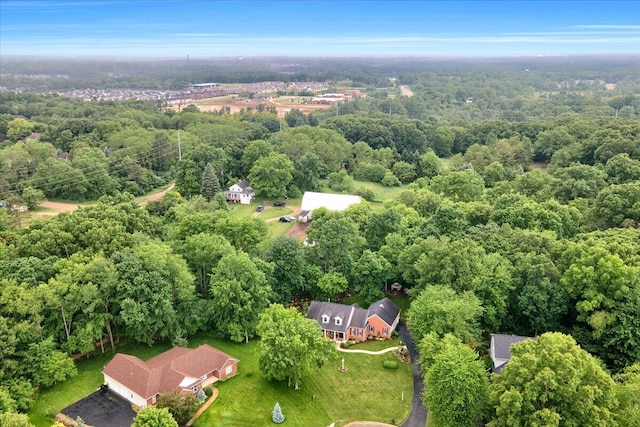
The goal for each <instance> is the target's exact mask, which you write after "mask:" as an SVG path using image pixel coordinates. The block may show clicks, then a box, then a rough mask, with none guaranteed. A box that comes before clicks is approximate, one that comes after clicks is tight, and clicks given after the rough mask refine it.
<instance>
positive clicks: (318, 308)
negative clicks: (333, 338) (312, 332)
mask: <svg viewBox="0 0 640 427" xmlns="http://www.w3.org/2000/svg"><path fill="white" fill-rule="evenodd" d="M323 316H327V317H328V320H329V321H328V322H323V321H322V320H323V319H322V317H323ZM354 316H355V317H357V318H358V319H360V318H362V317H364V318H365V320H366V318H367V310H365V309H363V308H360V307H358V305H357V304H353V305H344V304H338V303H335V302H324V301H311V304H309V310H308V311H307V318H308V319H315V320H316V321H317V322H318V324H319V325H320V327H321V328H322V329H325V330H327V331H334V332H345V331H346V330H347V328H348V327H350V326H355V325H353V318H354ZM336 317H339V318H341V319H342V322H341V324H340V325H336V321H335V319H336ZM359 327H364V325H363V326H359Z"/></svg>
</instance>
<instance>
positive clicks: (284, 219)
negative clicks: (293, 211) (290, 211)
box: [279, 216, 292, 222]
mask: <svg viewBox="0 0 640 427" xmlns="http://www.w3.org/2000/svg"><path fill="white" fill-rule="evenodd" d="M279 221H280V222H291V221H292V218H291V217H290V216H281V217H280V219H279Z"/></svg>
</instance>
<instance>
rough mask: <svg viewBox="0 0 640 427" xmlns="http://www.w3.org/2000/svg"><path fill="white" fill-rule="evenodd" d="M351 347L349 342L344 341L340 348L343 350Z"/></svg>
mask: <svg viewBox="0 0 640 427" xmlns="http://www.w3.org/2000/svg"><path fill="white" fill-rule="evenodd" d="M350 346H351V344H350V343H349V341H344V342H343V343H342V344H340V347H342V348H349V347H350Z"/></svg>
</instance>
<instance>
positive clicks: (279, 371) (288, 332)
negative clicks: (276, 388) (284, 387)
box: [258, 304, 335, 390]
mask: <svg viewBox="0 0 640 427" xmlns="http://www.w3.org/2000/svg"><path fill="white" fill-rule="evenodd" d="M258 334H259V335H260V338H261V340H260V343H259V349H260V350H259V351H260V355H259V360H258V363H259V366H260V370H261V371H262V373H263V374H264V376H265V377H266V378H267V379H268V380H278V381H282V380H287V381H288V384H289V386H293V387H294V388H295V389H296V390H298V389H299V388H300V381H301V380H302V378H304V377H305V376H307V375H310V374H311V373H312V372H313V371H314V370H315V369H317V368H319V367H321V366H322V365H323V364H324V363H326V362H327V361H329V360H330V359H331V357H332V356H333V354H334V352H335V349H334V345H333V342H332V341H330V340H329V339H328V338H325V337H323V336H322V333H321V331H320V327H319V326H318V323H317V322H316V321H315V320H313V319H306V318H305V317H304V316H302V315H301V314H300V313H298V311H297V310H296V309H295V308H284V307H283V306H281V305H279V304H272V305H271V306H270V307H269V308H268V309H267V310H265V312H264V313H263V314H262V315H261V316H260V322H259V324H258Z"/></svg>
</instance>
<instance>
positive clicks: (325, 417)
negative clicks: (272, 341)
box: [192, 338, 413, 427]
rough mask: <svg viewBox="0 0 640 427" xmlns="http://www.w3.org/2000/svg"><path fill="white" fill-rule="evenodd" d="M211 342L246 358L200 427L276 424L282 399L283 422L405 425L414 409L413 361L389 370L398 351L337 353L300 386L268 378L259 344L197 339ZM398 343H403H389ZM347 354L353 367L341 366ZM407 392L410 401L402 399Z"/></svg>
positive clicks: (222, 385)
mask: <svg viewBox="0 0 640 427" xmlns="http://www.w3.org/2000/svg"><path fill="white" fill-rule="evenodd" d="M202 342H209V343H210V344H211V345H214V346H217V348H219V349H221V350H223V351H225V352H227V353H229V354H231V355H233V356H235V357H237V358H238V359H240V362H239V363H238V367H239V368H238V369H239V373H238V375H237V376H235V377H233V378H231V379H229V380H227V381H225V382H223V383H218V384H217V387H218V389H219V390H220V395H219V397H218V399H217V400H216V402H215V403H214V404H213V405H211V407H209V409H208V410H207V411H206V412H205V413H204V414H203V415H202V416H201V417H200V418H199V419H198V420H197V421H196V423H195V424H194V426H195V427H209V426H229V427H232V426H233V427H236V426H237V427H243V426H247V427H249V426H270V425H273V422H272V421H271V413H272V411H273V406H274V405H275V403H276V402H278V403H279V404H280V406H281V407H282V412H283V414H284V415H285V417H286V420H285V422H284V424H283V425H287V426H300V427H315V426H318V427H324V426H327V425H329V424H331V423H332V422H334V421H338V420H345V422H348V421H358V420H360V421H362V420H365V421H379V422H386V423H389V424H391V423H393V422H394V420H395V422H396V423H400V422H401V421H402V420H404V419H405V418H406V417H407V416H408V415H409V411H410V409H411V398H412V393H413V379H412V375H411V365H410V364H403V363H399V367H398V369H395V370H393V369H391V370H390V369H384V368H383V367H382V363H383V362H384V361H385V360H398V359H397V358H396V357H395V356H394V355H393V354H392V353H387V354H384V355H379V356H371V355H365V354H350V353H342V352H340V353H338V352H336V357H335V360H333V361H331V362H329V363H328V364H327V365H325V366H324V367H322V368H321V369H320V370H319V371H317V372H315V373H314V374H313V375H311V376H309V377H307V378H305V379H304V380H303V382H302V386H301V388H300V390H297V391H296V390H294V389H293V388H292V387H287V384H286V382H271V381H267V380H266V379H265V378H264V377H263V375H262V373H261V372H260V370H259V368H258V342H257V341H252V342H250V343H249V344H234V343H229V342H226V341H225V342H220V341H214V342H212V341H211V340H209V339H206V338H203V339H202V340H201V341H200V340H196V339H194V340H192V343H193V344H194V345H195V344H200V343H202ZM387 344H388V346H391V345H394V344H395V345H397V341H391V342H388V343H387ZM385 347H386V346H385ZM342 357H344V363H345V366H346V367H347V368H348V371H347V372H345V373H340V372H339V371H338V367H339V366H340V365H341V363H342ZM403 394H404V401H402V400H401V398H402V396H403Z"/></svg>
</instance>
